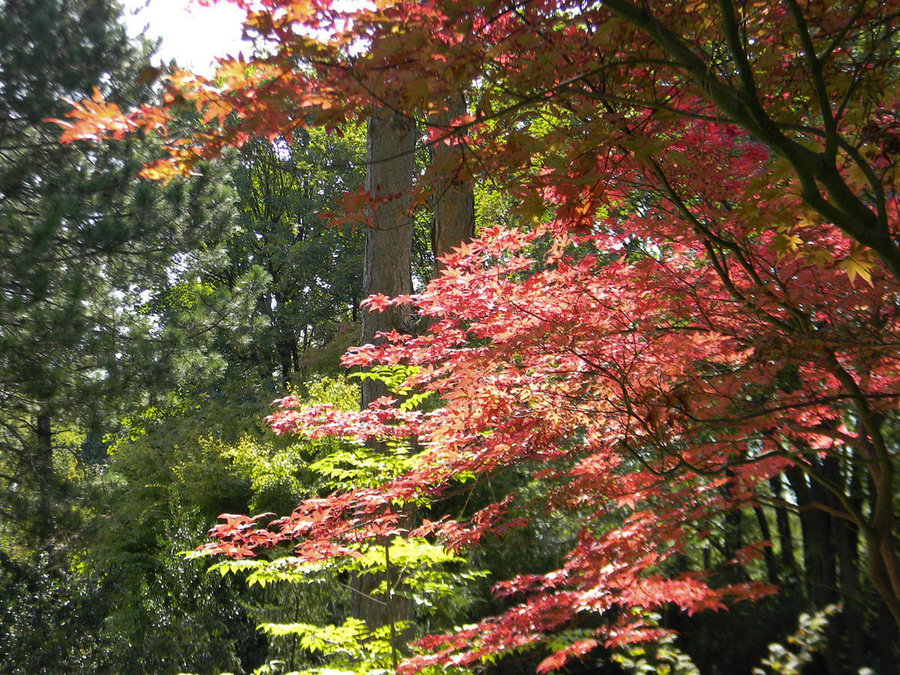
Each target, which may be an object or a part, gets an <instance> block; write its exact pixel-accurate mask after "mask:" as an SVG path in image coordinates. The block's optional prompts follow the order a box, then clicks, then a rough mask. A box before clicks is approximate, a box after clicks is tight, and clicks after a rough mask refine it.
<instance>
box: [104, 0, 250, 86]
mask: <svg viewBox="0 0 900 675" xmlns="http://www.w3.org/2000/svg"><path fill="white" fill-rule="evenodd" d="M121 2H122V4H123V5H124V9H125V11H124V14H125V23H126V25H127V26H128V32H129V34H131V35H138V34H139V33H140V32H141V31H142V30H143V29H144V28H145V27H146V28H147V36H148V37H149V38H151V39H154V38H157V37H161V38H162V40H163V42H162V45H161V46H160V48H159V51H158V52H157V54H156V56H155V57H154V61H155V62H159V61H163V62H168V61H169V60H171V59H175V60H176V61H177V62H178V65H180V66H181V67H183V68H188V69H190V70H194V71H197V72H199V73H201V74H207V75H208V74H210V73H211V72H212V68H211V65H210V64H211V63H212V61H213V59H214V58H215V57H216V56H224V55H226V54H231V55H234V56H236V55H237V53H238V52H239V51H242V50H243V52H244V54H245V55H247V54H249V52H250V47H249V45H248V44H246V43H242V42H241V19H242V18H243V16H244V13H243V12H242V11H241V10H239V9H237V8H236V7H234V6H233V5H230V4H228V3H227V2H221V3H220V4H219V5H216V6H215V7H201V6H200V5H199V4H198V3H197V2H196V0H195V1H194V2H191V0H149V1H148V0H121Z"/></svg>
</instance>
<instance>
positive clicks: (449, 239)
mask: <svg viewBox="0 0 900 675" xmlns="http://www.w3.org/2000/svg"><path fill="white" fill-rule="evenodd" d="M465 112H466V100H465V98H464V97H463V95H462V94H460V95H459V96H458V97H457V98H456V99H455V100H454V101H453V102H452V103H451V104H450V105H449V106H448V109H447V110H446V111H444V112H441V113H439V114H437V115H434V116H433V117H432V123H433V124H434V125H435V126H436V127H437V128H438V129H439V130H441V131H449V127H450V123H451V122H452V121H453V120H454V119H456V118H457V117H460V116H461V115H464V114H465ZM451 140H452V139H450V138H448V139H447V140H446V142H442V141H438V142H437V143H435V145H434V147H433V148H432V151H431V156H432V168H433V169H434V170H435V172H436V173H437V174H438V176H437V177H436V180H435V184H434V196H433V198H432V205H433V209H434V220H433V221H432V229H431V249H432V251H433V253H434V260H435V266H436V269H437V271H438V272H440V271H441V269H442V268H443V264H442V263H441V258H442V257H443V256H444V255H446V254H447V253H449V252H450V251H452V250H453V249H454V248H456V247H457V246H459V245H460V244H461V243H463V242H464V241H467V240H469V239H471V238H472V237H473V236H475V195H474V191H473V182H472V179H471V177H470V176H469V172H468V171H467V169H466V166H465V157H464V155H463V151H462V148H461V146H459V145H454V144H452V143H451Z"/></svg>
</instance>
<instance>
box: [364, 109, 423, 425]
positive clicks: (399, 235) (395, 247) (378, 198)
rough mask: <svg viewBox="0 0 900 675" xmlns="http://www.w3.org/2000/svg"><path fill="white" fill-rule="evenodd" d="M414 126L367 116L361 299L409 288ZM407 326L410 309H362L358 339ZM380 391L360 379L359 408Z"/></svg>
mask: <svg viewBox="0 0 900 675" xmlns="http://www.w3.org/2000/svg"><path fill="white" fill-rule="evenodd" d="M415 141H416V125H415V122H413V121H412V120H410V119H409V118H406V117H402V116H400V115H398V114H395V113H391V112H387V111H384V112H382V113H381V114H379V115H377V116H373V117H370V118H369V122H368V129H367V140H366V161H367V163H368V170H367V171H366V191H367V192H368V193H369V196H370V197H371V198H372V199H374V200H375V204H374V206H373V208H372V212H371V214H370V218H371V227H369V228H368V229H366V251H365V263H364V267H363V297H369V296H370V295H373V294H375V293H382V294H384V295H387V296H389V297H394V296H397V295H406V294H409V293H411V292H412V271H411V266H410V262H411V257H412V241H413V217H412V213H411V204H412V197H411V195H410V190H411V188H412V178H413V172H414V169H415ZM409 329H410V314H409V308H408V307H403V308H399V309H398V308H391V309H389V310H387V311H384V312H369V311H363V315H362V342H363V344H371V343H374V342H375V335H376V333H379V332H387V331H390V330H398V331H400V332H407V331H408V330H409ZM383 394H384V388H383V386H382V385H380V383H377V382H373V381H371V380H365V381H364V382H363V386H362V404H363V407H365V406H367V405H369V403H371V402H372V401H374V400H375V399H376V398H378V397H379V396H381V395H383Z"/></svg>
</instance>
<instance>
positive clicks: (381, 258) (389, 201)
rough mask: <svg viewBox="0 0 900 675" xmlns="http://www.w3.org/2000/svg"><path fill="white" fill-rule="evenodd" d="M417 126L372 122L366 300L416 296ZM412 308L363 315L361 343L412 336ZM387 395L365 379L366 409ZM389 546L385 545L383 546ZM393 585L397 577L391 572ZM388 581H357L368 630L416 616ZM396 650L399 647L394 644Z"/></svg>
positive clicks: (357, 601) (384, 116)
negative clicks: (380, 590) (384, 586)
mask: <svg viewBox="0 0 900 675" xmlns="http://www.w3.org/2000/svg"><path fill="white" fill-rule="evenodd" d="M415 141H416V125H415V122H413V121H412V120H410V119H408V118H406V117H402V116H400V115H398V114H395V113H391V112H387V111H383V112H381V113H380V114H378V115H377V116H373V117H370V118H369V121H368V128H367V140H366V160H367V167H368V168H367V171H366V191H367V192H368V194H369V197H370V198H372V199H373V200H374V202H373V206H372V209H371V212H370V214H369V217H370V220H371V222H370V227H369V228H368V229H367V230H366V250H365V262H364V267H363V297H369V296H370V295H374V294H376V293H380V294H383V295H387V296H389V297H395V296H398V295H408V294H410V293H412V271H411V265H410V263H411V256H412V242H413V215H412V209H411V205H412V196H411V194H410V192H411V189H412V180H413V173H414V169H415ZM410 327H411V325H410V313H409V308H408V307H402V308H389V309H388V310H387V311H384V312H370V311H367V310H364V311H363V313H362V342H363V344H373V343H376V342H377V341H378V338H377V334H378V333H381V332H388V331H391V330H397V331H399V332H409V330H410ZM385 393H387V392H386V390H385V387H384V385H383V384H382V383H380V382H374V381H372V380H364V381H363V384H362V406H363V408H365V407H366V406H368V405H369V404H370V403H371V402H372V401H374V400H375V399H377V398H378V397H380V396H383V395H384V394H385ZM384 545H387V542H384ZM387 572H388V578H389V579H390V580H391V585H392V586H395V585H396V573H394V574H391V570H387ZM383 581H386V579H385V575H384V574H367V575H361V576H357V577H356V578H355V579H354V580H353V588H354V591H355V592H354V593H353V601H352V606H351V611H352V613H353V615H354V616H355V617H357V618H359V619H362V620H364V621H365V622H366V623H367V624H368V626H369V628H370V629H375V628H378V627H380V626H384V625H388V624H391V625H393V623H394V622H396V621H405V620H410V619H411V618H412V604H411V603H410V602H408V601H404V600H403V599H400V598H392V597H391V596H392V594H391V592H390V589H389V592H388V593H387V594H386V595H384V596H381V597H379V596H378V595H376V593H375V590H376V588H377V587H378V585H379V584H381V583H382V582H383ZM394 646H395V648H396V647H397V644H396V642H394Z"/></svg>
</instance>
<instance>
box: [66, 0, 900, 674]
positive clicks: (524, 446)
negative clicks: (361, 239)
mask: <svg viewBox="0 0 900 675" xmlns="http://www.w3.org/2000/svg"><path fill="white" fill-rule="evenodd" d="M236 4H238V5H240V6H242V7H244V8H245V9H247V11H248V14H247V19H246V22H245V27H246V31H247V33H248V34H250V35H252V36H254V37H256V38H257V39H258V41H259V43H260V44H262V45H264V48H263V49H262V50H261V54H263V55H262V56H258V57H254V58H250V59H244V58H243V57H239V58H237V59H224V60H222V62H221V64H220V67H219V69H218V71H217V74H216V76H215V77H214V78H211V79H206V78H202V77H199V76H195V75H191V74H189V73H185V72H183V71H179V70H175V71H174V72H173V73H171V74H170V75H168V76H167V79H166V81H165V82H166V85H165V86H166V94H165V101H164V103H163V104H161V105H160V106H158V107H143V108H141V109H138V110H134V111H122V110H119V109H118V108H117V107H115V106H114V105H112V104H107V103H105V102H104V101H103V100H102V99H101V98H100V97H99V96H97V97H95V98H94V99H93V100H91V101H86V102H83V103H78V104H75V107H74V109H73V111H72V112H71V113H70V114H69V118H70V119H69V120H68V121H64V122H62V124H63V125H64V126H65V127H66V129H65V132H64V134H63V138H64V140H72V139H76V138H81V139H98V138H101V137H112V138H117V137H121V136H122V135H124V134H126V133H131V132H136V131H138V130H144V131H155V132H160V133H163V134H168V133H169V132H170V131H171V129H170V128H169V127H170V126H171V122H172V114H171V110H172V108H173V107H176V106H181V105H189V106H193V107H195V108H196V109H197V110H198V111H200V113H201V114H202V119H203V122H204V124H205V126H204V127H203V128H202V129H200V130H197V131H194V132H190V133H186V134H184V135H181V136H178V137H174V136H173V137H172V140H171V142H170V143H169V145H168V153H169V157H168V158H166V159H164V160H160V161H158V162H156V163H154V164H152V165H149V166H148V167H147V168H146V169H145V170H144V172H143V173H144V175H145V176H147V177H150V178H163V179H168V178H172V177H176V176H180V175H186V174H189V173H190V172H191V170H192V167H193V166H194V164H195V163H196V162H198V161H200V160H201V159H205V158H208V157H212V156H214V155H216V154H217V153H218V152H219V151H220V150H221V149H222V148H224V147H225V146H227V145H241V144H242V143H244V142H245V141H246V140H247V139H248V138H249V137H250V136H251V135H262V136H265V137H268V138H276V137H284V138H287V139H290V137H291V135H292V133H293V131H294V130H295V129H297V128H301V127H304V126H307V125H322V126H324V127H325V128H327V129H329V130H332V131H339V129H340V127H341V125H342V124H344V123H347V122H349V121H352V120H355V119H358V118H361V117H366V116H369V115H373V114H375V112H376V111H378V110H383V109H384V108H387V109H390V110H391V111H392V114H394V115H405V116H408V117H415V116H421V117H426V118H427V119H428V120H430V122H429V127H428V132H427V140H426V143H427V144H429V145H430V146H433V147H438V148H440V147H443V146H449V147H453V148H454V149H455V152H453V153H447V154H446V155H444V156H445V157H450V158H452V162H450V161H449V160H448V161H447V162H442V161H437V162H435V163H433V165H432V167H431V168H430V169H429V170H428V171H427V172H426V173H425V174H424V175H423V176H421V177H420V178H419V180H418V181H417V182H416V184H415V185H414V186H413V187H412V190H411V194H410V200H409V203H410V207H409V208H412V206H414V205H415V204H419V203H425V200H426V198H427V197H428V196H429V195H431V194H432V193H433V192H434V191H435V189H436V186H440V185H441V184H442V181H443V183H444V184H445V183H446V181H447V176H454V177H455V178H456V179H457V180H459V179H467V178H468V177H469V176H475V177H478V178H482V179H485V180H490V181H492V182H493V183H494V184H495V185H497V186H499V187H501V188H502V189H504V190H506V191H508V192H509V193H510V194H512V195H514V197H515V200H516V202H517V204H516V206H515V207H514V212H515V213H516V215H517V216H518V217H519V218H520V221H521V226H520V227H519V228H517V229H509V228H501V227H495V228H487V229H485V230H484V231H483V232H482V233H481V236H480V237H479V238H478V239H477V240H474V241H472V242H471V243H469V244H466V245H463V246H462V247H460V248H459V250H458V251H457V252H455V253H452V254H450V255H447V256H446V257H444V258H443V265H444V269H443V270H442V272H441V274H440V275H439V276H438V277H437V278H436V279H435V280H433V281H432V282H431V283H430V284H429V286H428V288H427V289H426V290H425V291H424V292H422V293H419V294H417V295H415V296H404V297H400V298H394V299H390V298H387V297H385V296H375V297H373V298H370V299H369V300H368V301H367V302H368V304H367V307H368V308H369V309H370V310H375V309H398V308H405V309H403V311H408V309H409V308H412V309H414V310H415V311H416V312H417V313H418V314H420V315H422V316H426V317H429V319H430V321H431V324H430V328H429V330H428V332H427V333H425V334H423V335H419V336H407V335H402V334H400V333H398V332H396V331H390V332H387V333H385V334H384V335H382V337H383V342H382V343H381V344H378V345H377V346H373V345H368V346H364V347H362V348H360V349H357V350H352V351H351V352H350V353H348V355H347V356H346V357H345V359H344V362H345V364H346V365H348V366H354V367H371V366H373V365H377V364H382V365H384V364H388V365H390V364H400V365H404V366H413V367H415V370H414V372H413V374H412V375H411V376H410V377H409V378H408V380H407V384H406V386H407V387H408V388H409V391H411V392H419V393H422V394H425V393H428V392H430V393H432V394H433V395H435V396H434V398H435V400H438V401H440V404H439V406H438V407H437V409H435V410H429V411H427V412H426V411H416V410H414V409H410V408H409V406H400V407H398V405H397V402H396V401H395V400H393V399H391V398H381V399H378V400H376V401H374V402H373V403H372V404H371V405H370V406H369V407H368V409H366V410H363V411H362V412H359V413H349V412H342V411H334V410H331V409H328V408H322V407H319V408H314V409H310V410H301V409H296V408H295V407H294V406H295V403H296V401H295V400H294V399H291V398H287V399H284V400H282V401H281V410H280V411H279V412H277V413H276V414H275V415H273V417H272V426H273V428H274V429H275V431H276V432H278V433H304V434H310V435H313V436H318V435H325V434H331V435H335V436H340V437H352V438H355V439H357V440H360V441H369V440H373V439H384V438H413V439H415V442H416V444H417V445H418V446H419V447H422V448H424V450H423V452H422V453H421V454H420V455H418V456H417V458H416V459H415V462H414V464H413V468H411V469H410V470H409V471H407V472H405V473H404V474H402V475H400V476H399V477H397V478H394V479H392V480H389V481H387V482H386V483H385V484H384V485H381V486H379V487H377V488H373V487H369V488H365V489H350V490H348V491H346V492H343V493H340V494H335V495H332V496H330V497H328V498H324V499H317V500H310V501H306V502H304V503H302V504H301V505H300V506H298V507H297V509H296V510H295V511H294V512H293V514H291V515H290V516H287V517H285V518H280V519H277V520H274V521H272V522H270V523H268V525H267V526H266V527H262V528H259V527H256V525H257V524H258V521H257V520H255V519H251V518H248V517H229V519H228V520H227V521H226V522H225V523H223V524H222V525H220V526H219V527H218V528H216V529H215V530H214V533H213V534H214V537H215V538H216V541H215V542H214V543H212V544H210V545H208V546H207V547H206V550H207V551H209V552H221V553H226V554H228V555H232V556H238V557H241V556H250V555H254V550H255V549H257V548H259V547H265V546H272V545H275V544H276V543H278V542H281V541H286V540H289V541H291V542H293V543H294V544H295V545H296V553H297V555H298V556H299V557H300V558H303V559H306V560H310V561H314V560H319V559H322V558H325V557H329V556H335V555H356V554H357V553H358V551H357V550H356V548H355V546H356V544H357V543H358V542H360V541H363V540H365V538H366V537H375V538H384V537H386V536H397V535H408V536H412V537H433V538H436V539H438V540H440V541H442V542H443V543H444V544H445V545H447V546H449V547H451V548H458V547H463V546H472V545H476V544H477V542H478V541H479V539H480V538H481V537H483V536H484V535H485V534H486V533H488V532H491V533H502V531H503V530H504V529H507V528H512V527H515V526H516V525H517V520H516V519H515V518H513V517H512V515H510V514H511V513H512V514H514V513H515V510H514V509H510V507H511V505H513V504H515V503H516V499H517V498H516V496H515V495H509V496H508V497H506V498H505V499H504V500H502V501H499V502H497V503H494V504H491V505H490V506H488V507H487V508H484V509H481V510H479V511H478V512H476V513H475V514H471V515H470V517H468V518H465V519H459V520H454V519H449V518H439V519H438V520H436V521H434V522H432V521H430V520H427V519H426V520H425V521H424V522H423V523H422V524H421V525H420V526H418V527H416V528H414V529H413V531H412V532H406V530H407V529H409V528H408V527H406V526H405V525H406V524H405V523H403V522H401V516H400V515H399V514H398V512H397V511H396V509H394V508H392V505H393V504H396V503H408V502H418V503H426V502H428V503H438V502H439V500H440V499H442V498H443V497H445V496H446V495H447V494H450V493H452V492H453V491H456V490H460V489H465V483H464V481H465V480H473V481H478V480H480V479H481V477H484V476H489V475H491V474H494V473H496V472H499V471H502V470H503V469H505V468H507V467H511V466H527V467H533V478H534V480H535V481H538V482H539V483H541V484H542V485H543V489H542V491H541V494H542V503H543V504H544V505H545V506H546V508H552V509H560V510H569V511H571V512H572V513H574V514H576V515H577V518H578V519H579V521H580V522H581V524H582V526H581V530H580V533H579V536H578V541H577V544H576V545H575V547H574V548H573V549H572V550H571V551H570V552H569V554H568V555H567V557H566V558H565V561H564V563H563V565H562V566H561V567H560V568H559V569H558V570H556V571H554V572H551V573H549V574H545V575H522V576H519V577H517V578H515V579H512V580H510V581H508V582H504V583H501V584H499V585H498V586H497V589H496V590H497V592H498V593H501V594H504V595H506V596H508V597H510V598H518V599H520V601H519V602H517V603H513V605H512V607H511V608H510V609H509V610H508V611H507V612H506V614H504V615H503V616H501V617H494V618H489V619H486V620H484V621H482V622H481V623H480V624H479V625H478V626H476V627H474V628H470V629H465V630H461V631H457V632H456V633H454V634H449V635H443V636H434V637H430V638H426V639H424V640H422V641H420V643H419V646H420V648H422V649H423V650H424V651H425V652H426V653H423V654H420V655H418V656H415V657H412V658H411V659H409V660H408V661H407V662H406V666H405V667H406V668H408V669H415V668H422V667H425V666H427V665H431V664H445V665H446V664H451V665H463V666H465V665H469V664H472V663H475V662H477V661H479V660H481V659H484V658H488V657H489V656H490V655H492V654H496V653H504V652H507V651H509V650H515V649H519V648H524V647H526V646H528V645H531V644H533V643H535V642H536V641H539V640H541V639H543V637H544V636H546V635H547V634H549V633H559V632H562V633H563V634H566V633H565V631H567V630H569V629H572V628H574V627H576V626H577V624H578V623H579V621H580V620H581V619H583V618H584V617H585V616H586V615H588V614H590V615H602V616H603V617H606V618H605V619H604V620H602V621H600V625H599V627H595V628H592V629H591V630H590V631H587V632H586V633H585V632H584V631H577V630H576V631H573V632H570V633H568V635H569V638H568V642H567V643H566V642H565V640H564V641H563V644H562V646H560V644H561V643H560V642H559V641H557V642H555V643H554V645H555V647H554V648H555V652H554V653H553V655H551V656H550V657H548V658H547V659H546V660H545V661H544V662H543V663H542V664H541V666H540V669H541V670H551V669H555V668H558V667H560V666H562V665H563V664H564V663H565V662H566V660H567V659H569V658H572V657H575V656H578V655H581V654H585V653H586V652H588V651H590V650H591V649H593V648H594V647H595V646H596V645H598V644H600V643H603V642H605V643H606V644H608V645H615V644H618V643H621V642H624V641H629V640H635V639H642V638H647V637H651V636H653V635H655V634H658V629H657V628H655V627H652V626H647V625H644V624H643V623H642V619H641V616H642V615H641V614H640V613H638V614H632V613H629V612H627V611H619V610H621V609H622V608H629V607H639V608H645V609H648V608H652V607H657V606H660V605H663V604H666V603H671V604H675V605H677V606H680V607H681V608H683V609H685V610H687V611H691V612H692V611H696V610H699V609H704V608H711V607H720V606H721V605H722V603H723V602H724V601H726V600H729V599H741V598H755V597H759V596H760V595H761V594H764V593H765V592H767V591H768V589H767V588H766V587H765V585H763V584H759V583H752V582H738V583H732V584H727V583H720V581H719V580H716V579H713V578H711V577H709V576H707V575H704V574H703V573H700V572H690V573H682V574H679V575H674V576H673V575H667V574H665V569H666V563H667V561H670V560H671V559H672V558H673V556H677V555H679V554H680V552H682V551H683V550H685V547H686V546H687V545H688V543H689V542H690V540H691V537H693V536H695V535H696V534H697V533H702V532H704V531H705V530H706V529H708V528H709V526H710V525H709V524H710V523H711V522H712V521H713V520H714V519H715V518H716V517H718V516H719V515H720V514H722V513H725V512H728V511H733V510H736V509H741V508H745V507H752V506H753V505H756V504H760V503H762V502H763V501H764V500H766V499H768V500H769V501H770V502H772V503H774V504H777V505H778V506H779V507H782V508H788V507H791V506H792V505H791V504H790V503H784V502H783V501H782V502H779V500H778V497H777V495H772V494H771V493H770V492H768V491H767V490H765V489H763V486H764V485H766V484H767V482H768V481H769V480H770V479H771V478H773V477H775V476H778V475H780V474H781V473H783V472H786V471H794V472H797V471H799V472H801V474H802V476H803V478H802V482H801V483H798V484H797V485H798V488H797V489H798V490H799V489H802V488H803V487H804V486H811V485H813V484H816V485H819V486H822V487H824V488H825V491H826V493H827V495H828V498H827V499H825V500H818V501H814V502H812V503H809V504H804V508H806V507H808V508H813V509H819V510H821V511H823V512H825V513H828V514H829V515H830V516H832V517H834V518H835V519H838V520H840V521H842V522H846V523H847V524H848V526H849V527H850V528H852V530H853V532H854V533H855V535H856V536H858V537H860V538H861V539H862V541H864V543H865V550H866V556H865V560H866V565H867V575H868V579H869V581H870V583H871V584H872V586H873V587H874V588H875V590H876V591H877V593H878V595H879V596H880V598H881V599H882V600H883V601H884V603H885V604H886V605H887V607H888V608H889V610H890V613H891V614H892V615H893V617H894V619H895V621H896V622H897V623H898V624H900V561H898V559H897V529H896V524H895V523H894V513H895V511H896V498H895V493H896V490H895V484H896V466H895V465H896V452H897V451H896V448H895V447H894V442H893V440H892V438H893V436H894V435H895V431H894V430H895V427H896V415H897V412H896V408H897V398H898V395H900V392H898V389H897V384H898V379H897V377H898V369H897V368H898V363H897V350H896V337H897V310H898V305H897V291H898V282H900V249H898V246H897V243H896V237H897V227H898V218H900V213H898V199H897V197H898V196H897V189H898V184H900V183H898V174H897V170H896V169H897V167H896V164H897V157H898V153H900V145H898V143H897V138H898V133H900V126H898V123H897V117H896V116H897V110H898V105H900V101H898V95H897V91H898V88H897V86H896V85H897V63H896V49H897V42H898V40H897V34H896V28H895V16H896V15H897V12H898V10H900V5H898V3H896V2H893V1H891V2H867V1H865V0H861V1H858V2H838V3H824V2H810V3H806V4H800V3H799V2H797V1H796V0H786V1H785V2H783V3H777V4H776V3H769V2H761V1H760V2H745V3H741V4H735V3H732V2H730V1H729V0H720V1H719V2H715V3H712V2H711V3H707V2H697V1H694V0H683V1H675V0H668V1H663V0H660V1H658V2H644V3H640V4H636V3H632V2H627V1H626V0H604V2H602V3H581V2H564V1H550V0H543V1H534V2H512V1H490V2H487V1H485V2H449V1H445V0H431V1H426V2H385V1H378V2H374V3H369V4H365V5H363V6H360V7H353V8H348V7H346V6H345V5H343V4H339V3H331V2H329V1H327V0H303V1H301V0H262V1H261V2H259V3H251V2H248V1H247V0H236ZM460 93H465V94H466V95H467V99H468V100H469V102H470V105H469V112H467V113H464V114H460V115H457V116H455V117H453V119H452V120H450V121H449V122H448V121H446V120H447V116H448V111H449V110H450V107H451V106H450V104H448V101H456V100H458V99H457V96H458V95H459V94H460ZM343 206H344V209H345V210H346V212H347V216H346V217H349V218H357V219H359V220H363V221H364V220H365V213H366V209H368V208H371V207H372V206H373V202H372V200H371V198H367V197H366V196H365V195H359V194H357V195H351V196H349V197H348V199H347V200H345V202H344V205H343ZM354 214H356V215H354ZM825 462H831V463H837V464H838V465H840V466H844V467H848V468H851V467H852V468H854V470H861V471H862V472H863V474H864V476H865V480H866V481H867V483H868V486H869V487H868V493H867V497H866V498H865V500H863V501H862V502H860V501H859V500H855V499H852V498H850V497H849V496H848V494H847V490H846V489H845V486H844V485H843V484H842V482H841V480H835V478H834V476H833V475H831V474H829V473H828V472H826V471H823V470H822V469H821V467H822V466H823V463H825ZM423 500H425V501H423ZM434 510H435V512H437V511H439V507H438V506H435V507H434ZM760 551H761V547H754V546H750V547H748V548H742V549H738V550H736V551H731V552H730V553H731V554H732V555H733V560H734V562H735V564H739V563H740V562H742V561H744V560H746V559H747V558H748V557H752V556H753V555H754V554H760Z"/></svg>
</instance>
